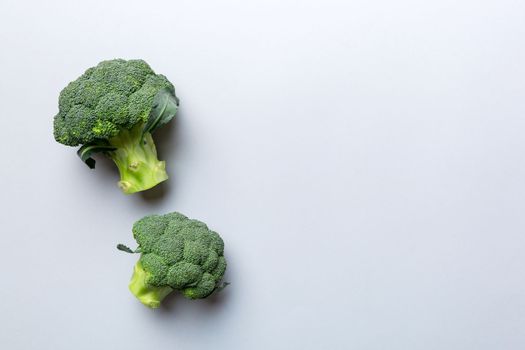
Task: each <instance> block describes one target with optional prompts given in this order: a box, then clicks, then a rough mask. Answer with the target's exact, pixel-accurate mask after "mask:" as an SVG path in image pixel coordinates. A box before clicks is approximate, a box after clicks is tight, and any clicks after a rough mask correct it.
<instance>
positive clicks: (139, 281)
mask: <svg viewBox="0 0 525 350" xmlns="http://www.w3.org/2000/svg"><path fill="white" fill-rule="evenodd" d="M147 276H148V273H147V272H146V271H145V270H144V268H143V267H142V264H141V263H140V261H138V262H137V263H136V264H135V269H134V270H133V276H131V281H130V282H129V290H130V291H131V293H133V295H135V296H136V297H137V299H138V300H139V301H140V302H141V303H142V304H144V305H146V306H148V307H150V308H153V309H155V308H158V307H159V306H160V302H161V301H162V300H163V299H164V298H165V297H166V296H167V295H168V294H170V293H171V292H172V291H173V289H172V288H171V287H168V286H163V287H154V286H150V285H148V284H147V283H146V279H147Z"/></svg>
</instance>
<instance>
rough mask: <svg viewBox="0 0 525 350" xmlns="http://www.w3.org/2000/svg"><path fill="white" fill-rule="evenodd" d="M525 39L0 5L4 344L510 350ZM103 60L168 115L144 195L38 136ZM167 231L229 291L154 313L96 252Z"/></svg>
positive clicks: (296, 12)
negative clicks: (164, 87) (163, 164)
mask: <svg viewBox="0 0 525 350" xmlns="http://www.w3.org/2000/svg"><path fill="white" fill-rule="evenodd" d="M524 37H525V5H524V3H523V2H522V1H511V0H493V1H483V0H481V1H480V0H476V1H475V0H472V1H471V0H465V1H457V0H454V1H453V0H440V1H416V0H397V1H392V0H372V1H370V0H357V1H342V0H341V1H337V0H328V1H304V0H303V1H290V0H265V1H262V0H261V1H246V0H242V1H241V0H239V1H234V0H226V1H195V0H191V1H190V0H188V1H176V0H172V1H141V2H138V1H130V0H126V1H123V0H122V1H81V2H77V1H66V0H63V1H24V0H16V1H14V0H13V1H10V0H1V2H0V51H1V54H0V99H1V102H2V103H1V106H2V107H1V109H0V111H1V115H0V118H1V121H2V130H3V132H2V146H1V147H0V155H1V166H0V175H1V180H2V181H1V183H2V194H1V198H0V209H1V210H0V220H1V228H0V235H1V236H0V241H1V247H2V252H1V253H0V263H1V265H2V267H3V268H2V273H1V278H0V330H1V331H0V347H1V348H2V349H15V350H18V349H39V350H41V349H53V350H57V349H59V350H60V349H75V350H82V349H377V350H383V349H388V350H390V349H399V350H407V349H425V350H431V349H446V350H454V349H458V350H459V349H461V350H465V349H476V350H479V349H491V350H493V349H498V350H500V349H503V350H507V349H510V350H514V349H523V348H525V330H524V325H525V280H524V266H525V254H524V250H525V236H524V233H525V215H524V209H525V159H524V149H525V148H524V147H525V137H524V133H525V45H524ZM116 57H122V58H143V59H145V60H146V61H148V62H149V63H150V65H151V66H152V67H153V68H154V69H155V70H156V71H157V72H158V73H163V74H165V75H166V76H167V77H168V78H169V79H170V80H171V81H173V83H174V84H175V85H176V89H177V94H178V96H179V97H180V99H181V109H180V113H179V114H178V116H177V119H176V121H175V122H174V123H172V124H170V126H169V127H166V128H165V129H163V130H161V131H159V132H157V133H156V134H155V135H154V136H155V138H156V140H157V144H158V148H159V152H160V158H161V159H164V160H166V161H167V167H168V172H169V174H170V176H171V178H170V180H169V182H167V183H165V184H164V185H163V186H160V187H158V188H157V189H155V190H152V191H150V192H147V193H144V194H142V195H141V194H137V195H132V196H125V195H123V194H121V193H120V192H119V189H118V188H117V186H116V182H117V180H118V175H117V173H116V168H115V167H114V165H113V164H111V163H110V162H109V161H107V160H101V159H99V162H98V164H97V169H96V170H94V171H92V170H89V169H88V168H87V167H86V166H85V165H84V164H83V163H82V162H81V161H80V160H79V159H78V158H77V156H76V154H75V151H76V149H74V148H70V147H66V146H63V145H60V144H58V143H56V142H55V141H54V139H53V136H52V119H53V116H54V115H55V114H56V112H57V109H58V107H57V99H58V94H59V92H60V90H61V89H62V88H63V87H64V86H65V85H66V84H67V83H68V82H69V81H71V80H74V79H76V78H77V77H78V76H79V75H80V74H81V73H83V71H84V70H85V69H86V68H88V67H90V66H93V65H95V64H96V63H98V62H99V61H100V60H103V59H111V58H116ZM173 210H178V211H180V212H182V213H184V214H186V215H188V216H190V217H192V218H196V219H200V220H202V221H205V222H206V223H208V225H209V226H210V227H211V228H213V229H215V230H217V231H218V232H220V233H221V235H222V236H223V238H224V240H225V241H226V255H227V259H228V262H229V268H228V272H227V275H226V279H227V280H228V281H230V282H231V283H232V284H231V286H230V287H228V288H227V289H226V290H225V291H224V292H223V293H222V294H218V295H216V296H214V297H212V298H210V299H208V300H201V301H189V300H185V299H183V298H181V297H180V296H177V297H174V298H170V299H168V300H167V302H166V305H165V307H163V308H161V309H158V310H150V309H147V308H145V307H144V306H142V305H141V304H140V303H139V302H138V301H137V300H135V299H134V297H133V296H132V295H131V294H130V293H129V291H128V289H127V283H128V280H129V277H130V275H131V272H132V269H133V265H134V262H135V260H136V258H137V257H136V256H132V255H127V254H124V253H121V252H119V251H117V250H116V249H115V245H116V244H117V243H119V242H122V243H125V244H128V245H130V246H134V244H135V243H134V241H133V239H132V236H131V226H132V224H133V222H134V221H135V220H137V219H139V218H140V217H142V216H144V215H146V214H150V213H165V212H169V211H173Z"/></svg>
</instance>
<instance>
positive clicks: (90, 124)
mask: <svg viewBox="0 0 525 350" xmlns="http://www.w3.org/2000/svg"><path fill="white" fill-rule="evenodd" d="M178 104H179V101H178V99H177V97H176V96H175V89H174V87H173V85H172V84H171V83H170V82H169V81H168V79H166V77H165V76H163V75H161V74H155V72H153V70H152V69H151V68H150V66H149V65H148V64H147V63H146V62H144V61H143V60H129V61H126V60H123V59H115V60H109V61H103V62H100V63H99V64H98V65H97V66H95V67H92V68H89V69H88V70H87V71H86V72H85V73H84V74H83V75H82V76H80V77H79V78H78V79H77V80H75V81H72V82H71V83H69V85H68V86H66V87H65V88H64V89H63V90H62V92H61V93H60V97H59V101H58V106H59V111H58V114H57V115H56V116H55V118H54V124H53V125H54V137H55V140H56V141H57V142H59V143H62V144H64V145H67V146H78V145H82V147H81V148H80V149H79V151H78V154H79V156H80V158H81V159H82V160H83V161H84V162H86V164H87V165H88V166H89V167H90V168H94V167H95V161H94V159H93V158H91V155H92V154H94V153H97V152H101V153H104V154H105V155H107V156H109V157H110V158H111V159H112V160H113V161H114V162H115V164H116V165H117V167H118V169H119V172H120V175H121V181H120V182H119V187H121V188H122V190H123V191H124V192H125V193H134V192H138V191H143V190H146V189H148V188H151V187H153V186H155V185H156V184H158V183H159V182H162V181H164V180H166V179H167V178H168V176H167V174H166V171H165V164H164V162H161V161H159V160H158V159H157V150H156V147H155V144H154V142H153V139H152V138H151V133H152V132H153V131H154V130H156V129H157V128H158V127H160V126H162V125H164V124H166V123H167V122H169V121H170V120H171V119H172V118H173V117H174V116H175V114H176V112H177V109H178Z"/></svg>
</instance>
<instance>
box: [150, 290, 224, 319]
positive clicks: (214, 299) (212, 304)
mask: <svg viewBox="0 0 525 350" xmlns="http://www.w3.org/2000/svg"><path fill="white" fill-rule="evenodd" d="M228 299H229V293H228V291H227V288H226V289H224V290H222V291H220V292H214V293H213V294H212V295H210V296H209V297H207V298H205V299H197V300H191V299H187V298H185V297H184V296H183V295H182V294H181V293H180V292H178V291H174V292H173V293H171V294H169V295H168V296H167V297H166V298H165V299H164V300H163V301H162V303H161V305H160V307H159V309H158V310H159V314H160V315H161V316H160V317H172V316H173V315H176V314H178V313H179V312H180V310H177V309H178V308H184V307H185V305H184V304H186V303H191V304H193V303H200V305H199V306H200V309H201V311H203V312H204V313H205V314H207V315H208V314H209V313H211V312H215V311H218V310H220V308H221V307H223V306H224V305H225V304H226V303H227V302H228Z"/></svg>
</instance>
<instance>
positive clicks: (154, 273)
mask: <svg viewBox="0 0 525 350" xmlns="http://www.w3.org/2000/svg"><path fill="white" fill-rule="evenodd" d="M133 236H134V237H135V240H136V241H137V243H138V248H137V249H136V250H135V251H132V250H131V249H129V248H128V247H126V246H124V245H122V244H119V245H118V246H117V248H118V249H120V250H123V251H126V252H129V253H135V252H139V253H141V256H140V259H139V260H138V262H137V263H136V265H135V269H134V272H133V276H132V277H131V282H130V284H129V290H130V291H131V293H133V295H135V296H136V297H137V298H138V299H139V300H140V301H141V302H142V303H143V304H144V305H146V306H149V307H151V308H157V307H159V305H160V302H161V301H162V299H164V297H166V296H167V295H168V294H169V293H171V292H172V291H173V290H179V291H181V292H182V294H183V295H184V296H186V297H187V298H190V299H200V298H206V297H207V296H209V295H210V294H211V293H212V292H213V291H215V290H220V289H222V288H223V287H224V286H226V285H227V284H222V285H219V283H220V281H221V279H222V277H223V275H224V272H225V271H226V260H225V259H224V255H223V253H224V242H223V241H222V239H221V237H220V236H219V235H218V234H217V233H216V232H214V231H211V230H209V229H208V227H207V226H206V225H205V224H204V223H202V222H200V221H197V220H191V219H188V218H187V217H186V216H184V215H182V214H180V213H177V212H173V213H170V214H166V215H149V216H146V217H144V218H142V219H140V220H138V221H137V222H135V224H134V225H133Z"/></svg>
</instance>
